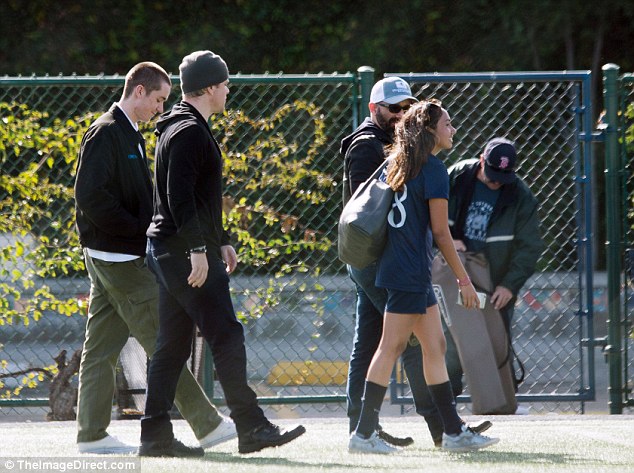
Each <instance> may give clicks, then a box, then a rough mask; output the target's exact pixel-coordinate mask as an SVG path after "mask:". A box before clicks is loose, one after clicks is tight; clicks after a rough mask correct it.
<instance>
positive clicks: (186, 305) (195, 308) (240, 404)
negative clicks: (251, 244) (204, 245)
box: [141, 239, 266, 441]
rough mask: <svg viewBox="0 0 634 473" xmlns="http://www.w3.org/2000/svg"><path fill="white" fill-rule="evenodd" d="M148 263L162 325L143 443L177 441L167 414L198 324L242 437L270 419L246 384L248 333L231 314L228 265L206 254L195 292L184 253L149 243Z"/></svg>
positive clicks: (152, 365) (150, 376)
mask: <svg viewBox="0 0 634 473" xmlns="http://www.w3.org/2000/svg"><path fill="white" fill-rule="evenodd" d="M147 260H148V266H149V267H150V269H151V270H152V272H153V273H154V274H155V275H156V277H157V279H158V282H159V320H160V327H159V333H158V339H157V343H156V351H155V353H154V355H153V356H152V359H151V361H150V368H149V372H148V389H147V400H146V404H145V416H144V417H143V419H142V420H141V441H156V440H169V439H171V438H173V431H172V424H171V422H170V417H169V411H170V409H171V408H172V405H173V403H174V394H175V390H176V384H177V381H178V378H179V375H180V373H181V371H182V369H183V366H184V365H185V363H186V362H187V359H188V358H189V356H190V355H191V346H192V337H193V334H194V326H197V327H198V329H199V330H200V332H201V334H202V335H203V337H204V338H205V340H206V341H207V343H208V344H209V347H210V348H211V352H212V355H213V359H214V364H215V368H216V372H217V374H218V380H219V381H220V384H221V386H222V389H223V391H224V394H225V399H226V401H227V406H228V407H229V409H230V411H231V418H232V419H233V420H234V422H235V424H236V430H237V432H238V435H240V434H243V433H245V432H248V431H249V430H251V429H253V428H254V427H257V426H259V425H261V424H262V423H264V422H265V421H266V417H265V416H264V413H263V412H262V409H260V407H259V406H258V402H257V397H256V395H255V392H254V391H253V390H252V389H251V388H250V387H249V385H248V383H247V357H246V350H245V347H244V330H243V328H242V324H241V323H240V322H239V321H238V320H237V318H236V315H235V312H234V310H233V304H232V302H231V296H230V292H229V276H228V275H227V272H226V270H225V264H224V263H223V262H222V260H221V259H220V258H219V257H217V256H216V255H213V254H208V256H207V260H208V262H209V272H208V275H207V280H206V281H205V284H204V285H203V286H202V287H199V288H193V287H191V286H190V285H188V284H187V276H188V275H189V273H190V272H191V263H190V261H189V257H188V255H187V254H186V253H184V252H183V253H178V254H172V253H170V252H169V251H168V250H167V248H166V247H165V244H164V243H163V242H161V241H159V240H155V239H150V240H149V242H148V252H147Z"/></svg>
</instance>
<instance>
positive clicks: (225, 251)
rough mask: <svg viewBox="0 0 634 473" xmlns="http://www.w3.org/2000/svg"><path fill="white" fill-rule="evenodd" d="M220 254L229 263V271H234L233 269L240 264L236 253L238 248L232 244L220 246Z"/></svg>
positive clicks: (229, 272)
mask: <svg viewBox="0 0 634 473" xmlns="http://www.w3.org/2000/svg"><path fill="white" fill-rule="evenodd" d="M220 254H221V255H222V261H224V262H225V264H226V265H227V266H226V267H227V273H228V274H231V273H233V270H234V269H236V266H237V265H238V255H237V254H236V250H234V249H233V246H231V245H225V246H221V247H220Z"/></svg>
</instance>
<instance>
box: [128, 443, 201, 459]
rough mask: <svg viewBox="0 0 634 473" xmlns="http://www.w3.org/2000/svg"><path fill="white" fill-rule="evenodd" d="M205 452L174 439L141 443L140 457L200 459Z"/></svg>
mask: <svg viewBox="0 0 634 473" xmlns="http://www.w3.org/2000/svg"><path fill="white" fill-rule="evenodd" d="M203 455H205V451H204V450H203V449H202V448H200V447H188V446H187V445H183V444H182V443H181V442H179V441H178V440H176V439H172V440H158V441H156V442H141V446H140V447H139V456H140V457H202V456H203Z"/></svg>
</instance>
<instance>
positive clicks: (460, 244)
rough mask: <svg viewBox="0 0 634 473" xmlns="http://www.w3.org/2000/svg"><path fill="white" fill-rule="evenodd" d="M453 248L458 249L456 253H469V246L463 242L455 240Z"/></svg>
mask: <svg viewBox="0 0 634 473" xmlns="http://www.w3.org/2000/svg"><path fill="white" fill-rule="evenodd" d="M453 246H454V247H455V248H456V251H467V245H465V244H464V242H463V241H462V240H454V241H453Z"/></svg>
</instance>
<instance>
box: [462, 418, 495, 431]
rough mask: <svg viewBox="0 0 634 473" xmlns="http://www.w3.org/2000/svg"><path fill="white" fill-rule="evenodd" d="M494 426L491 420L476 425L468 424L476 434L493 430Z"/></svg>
mask: <svg viewBox="0 0 634 473" xmlns="http://www.w3.org/2000/svg"><path fill="white" fill-rule="evenodd" d="M492 425H493V424H492V423H491V421H489V420H486V419H485V420H481V421H480V422H477V423H475V424H467V427H468V428H469V429H471V430H472V431H474V432H475V433H476V434H481V433H482V432H485V431H487V430H489V429H490V428H491V426H492Z"/></svg>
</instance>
